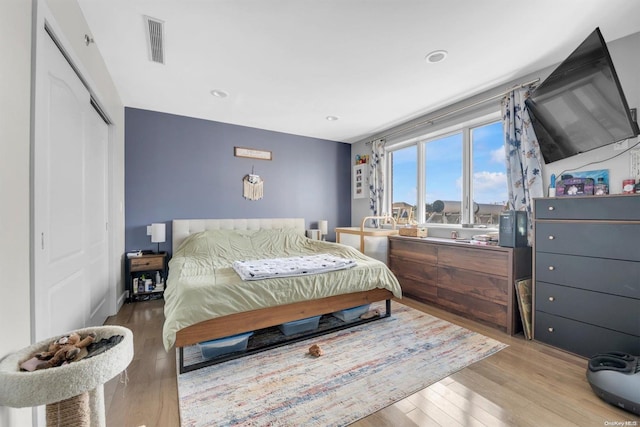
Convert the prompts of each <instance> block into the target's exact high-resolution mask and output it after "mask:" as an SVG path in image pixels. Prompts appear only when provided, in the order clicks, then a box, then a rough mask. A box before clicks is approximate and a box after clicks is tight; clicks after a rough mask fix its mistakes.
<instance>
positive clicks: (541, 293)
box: [533, 195, 640, 357]
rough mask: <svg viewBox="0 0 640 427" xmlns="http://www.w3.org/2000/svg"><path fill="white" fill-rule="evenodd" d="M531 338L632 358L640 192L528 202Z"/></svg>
mask: <svg viewBox="0 0 640 427" xmlns="http://www.w3.org/2000/svg"><path fill="white" fill-rule="evenodd" d="M534 213H535V222H534V226H535V241H534V248H535V255H534V260H535V261H534V263H535V273H534V288H533V293H534V307H533V309H534V319H533V320H534V339H536V340H538V341H542V342H544V343H547V344H550V345H553V346H555V347H559V348H562V349H564V350H567V351H570V352H572V353H576V354H579V355H581V356H585V357H591V356H593V355H595V354H597V353H605V352H610V351H622V352H627V353H631V354H640V249H639V248H640V195H612V196H599V197H593V196H591V197H564V198H550V199H536V200H535V202H534Z"/></svg>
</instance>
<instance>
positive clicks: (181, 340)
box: [172, 218, 393, 373]
mask: <svg viewBox="0 0 640 427" xmlns="http://www.w3.org/2000/svg"><path fill="white" fill-rule="evenodd" d="M172 227H173V229H172V232H173V239H172V244H173V250H174V251H175V250H176V249H177V248H178V247H179V246H180V244H181V243H182V242H183V241H184V239H185V238H187V237H188V236H189V235H190V234H192V233H197V232H200V231H204V230H217V229H231V230H258V229H273V228H293V229H295V230H296V231H297V232H299V233H301V234H302V235H304V233H305V222H304V219H303V218H264V219H208V220H204V219H200V220H174V221H173V224H172ZM392 298H393V294H392V292H391V291H389V290H387V289H373V290H370V291H364V292H355V293H349V294H343V295H336V296H332V297H327V298H321V299H317V300H311V301H302V302H298V303H293V304H286V305H280V306H277V307H270V308H263V309H258V310H252V311H247V312H242V313H236V314H231V315H228V316H223V317H217V318H214V319H209V320H205V321H203V322H200V323H197V324H195V325H191V326H188V327H186V328H184V329H181V330H179V331H178V332H177V333H176V341H175V346H176V347H178V350H179V352H180V373H184V372H189V371H192V370H195V369H199V368H202V367H204V366H209V365H212V364H215V363H219V361H217V360H213V361H211V362H209V361H207V362H202V363H197V364H194V365H189V366H185V365H184V347H185V346H189V345H194V344H196V343H199V342H203V341H209V340H213V339H217V338H224V337H228V336H230V335H236V334H240V333H243V332H250V331H255V330H258V329H264V328H268V327H272V326H277V325H280V324H282V323H286V322H291V321H294V320H299V319H304V318H307V317H313V316H318V315H322V314H327V313H332V312H334V311H339V310H344V309H348V308H351V307H355V306H359V305H364V304H370V303H373V302H378V301H386V313H384V314H381V315H380V316H378V317H374V318H372V319H368V321H372V320H378V319H380V318H384V317H388V316H390V315H391V299H392ZM365 322H366V321H358V322H354V323H350V324H348V325H347V327H351V326H353V325H355V324H361V323H365ZM333 330H336V329H335V328H333V329H331V330H328V331H325V332H324V333H328V332H331V331H333ZM314 335H317V334H309V336H303V337H300V338H297V339H295V341H300V340H302V339H306V338H308V337H310V336H314ZM292 341H293V340H292ZM289 342H291V341H289ZM266 349H267V348H261V349H259V350H258V351H264V350H266ZM224 360H228V359H224ZM224 360H220V361H224Z"/></svg>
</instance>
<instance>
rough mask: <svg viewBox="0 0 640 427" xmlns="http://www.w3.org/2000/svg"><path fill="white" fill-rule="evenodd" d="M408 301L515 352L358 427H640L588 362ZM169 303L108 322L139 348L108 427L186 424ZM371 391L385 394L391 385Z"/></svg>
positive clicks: (109, 390) (108, 391)
mask: <svg viewBox="0 0 640 427" xmlns="http://www.w3.org/2000/svg"><path fill="white" fill-rule="evenodd" d="M403 302H404V303H405V304H407V305H409V306H411V307H413V308H416V309H419V310H422V311H425V312H427V313H429V314H432V315H434V316H437V317H440V318H442V319H445V320H448V321H450V322H452V323H456V324H458V325H461V326H463V327H466V328H468V329H471V330H474V331H476V332H479V333H482V334H484V335H486V336H489V337H492V338H494V339H497V340H500V341H502V342H504V343H506V344H508V345H509V347H508V348H506V349H504V350H502V351H500V352H498V353H497V354H495V355H493V356H490V357H488V358H486V359H484V360H482V361H480V362H478V363H476V364H474V365H471V366H469V367H467V368H464V369H462V370H461V371H459V372H457V373H455V374H453V375H451V376H449V377H447V378H445V379H443V380H442V381H440V382H438V383H435V384H433V385H431V386H430V387H428V388H426V389H424V390H422V391H420V392H418V393H415V394H414V395H412V396H409V397H407V398H406V399H404V400H402V401H400V402H398V403H396V404H394V405H392V406H390V407H387V408H385V409H383V410H381V411H379V412H377V413H374V414H372V415H370V416H368V417H367V418H364V419H362V420H360V421H358V422H356V423H354V424H352V425H353V426H356V427H373V426H375V427H386V426H388V427H405V426H406V427H409V426H412V427H415V426H447V427H451V426H487V427H493V426H509V427H511V426H531V427H534V426H535V427H540V426H553V427H559V426H579V427H590V426H593V427H602V426H607V425H622V426H624V425H626V426H640V419H639V418H638V417H636V416H634V415H633V414H631V413H629V412H625V411H623V410H621V409H618V408H616V407H614V406H612V405H609V404H607V403H605V402H604V401H602V400H600V399H599V398H598V397H597V396H596V395H595V394H594V393H593V392H592V391H591V388H590V387H589V384H588V382H587V380H586V378H585V369H586V360H585V359H583V358H580V357H577V356H574V355H571V354H568V353H565V352H563V351H560V350H556V349H554V348H552V347H548V346H545V345H543V344H539V343H537V342H533V341H527V340H525V339H524V338H523V336H522V335H519V336H515V337H510V336H508V335H506V334H504V333H502V332H500V331H498V330H495V329H493V328H490V327H487V326H484V325H482V324H478V323H476V322H473V321H470V320H467V319H464V318H461V317H458V316H455V315H452V314H450V313H447V312H445V311H442V310H439V309H436V308H433V307H430V306H427V305H424V304H420V303H417V302H414V301H412V300H409V299H406V298H405V299H404V300H403ZM163 304H164V301H163V300H156V301H147V302H138V303H132V304H126V305H125V306H124V307H123V308H122V309H121V310H120V312H119V313H118V314H117V315H116V316H113V317H111V318H109V319H108V321H107V324H112V325H122V326H125V327H128V328H129V329H131V330H132V331H133V333H134V348H135V355H134V360H133V362H132V363H131V365H129V368H128V369H127V372H126V375H123V376H122V377H116V378H114V379H113V380H111V381H110V382H108V383H107V384H105V407H106V417H107V425H108V426H113V427H130V426H131V427H139V426H146V427H165V426H166V427H173V426H179V425H180V421H179V411H178V397H177V396H178V394H177V386H176V362H175V361H176V357H175V350H173V349H172V350H171V351H170V352H168V353H167V352H166V351H165V350H164V347H163V346H162V338H161V335H162V323H163V321H164V315H163ZM369 392H377V393H384V384H381V385H380V389H379V390H375V391H371V390H370V391H369ZM625 422H627V423H626V424H625ZM614 423H618V424H614Z"/></svg>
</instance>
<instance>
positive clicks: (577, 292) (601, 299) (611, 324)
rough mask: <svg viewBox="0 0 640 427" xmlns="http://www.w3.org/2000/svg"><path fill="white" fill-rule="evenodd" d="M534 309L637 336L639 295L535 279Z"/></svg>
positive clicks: (639, 307)
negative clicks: (625, 295)
mask: <svg viewBox="0 0 640 427" xmlns="http://www.w3.org/2000/svg"><path fill="white" fill-rule="evenodd" d="M535 298H536V311H544V312H545V313H549V314H555V315H558V316H562V317H566V318H569V319H573V320H578V321H581V322H584V323H589V324H591V325H595V326H602V327H604V328H608V329H614V330H616V331H620V332H623V333H625V334H629V335H635V336H638V337H640V299H634V298H625V297H618V296H615V295H609V294H603V293H600V292H592V291H585V290H582V289H576V288H570V287H567V286H558V285H552V284H550V283H545V282H540V281H537V282H536V296H535Z"/></svg>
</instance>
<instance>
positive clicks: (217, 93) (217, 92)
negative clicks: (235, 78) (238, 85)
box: [211, 89, 229, 98]
mask: <svg viewBox="0 0 640 427" xmlns="http://www.w3.org/2000/svg"><path fill="white" fill-rule="evenodd" d="M211 95H213V96H215V97H216V98H226V97H227V96H229V94H228V93H227V92H225V91H223V90H220V89H214V90H212V91H211Z"/></svg>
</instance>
